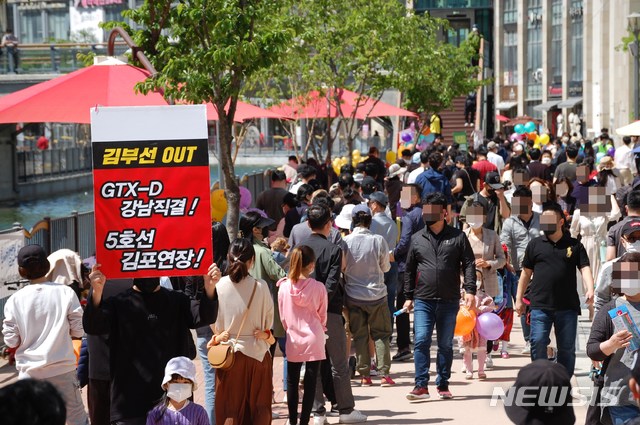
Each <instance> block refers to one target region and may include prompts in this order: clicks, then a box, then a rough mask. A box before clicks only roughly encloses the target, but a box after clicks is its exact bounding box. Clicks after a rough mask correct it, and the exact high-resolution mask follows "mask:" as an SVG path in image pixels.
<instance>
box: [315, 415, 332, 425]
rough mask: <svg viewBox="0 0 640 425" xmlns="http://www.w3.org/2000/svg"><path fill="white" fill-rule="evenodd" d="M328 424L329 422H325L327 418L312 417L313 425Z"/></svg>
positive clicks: (320, 416) (321, 416)
mask: <svg viewBox="0 0 640 425" xmlns="http://www.w3.org/2000/svg"><path fill="white" fill-rule="evenodd" d="M328 423H329V421H327V418H326V416H324V415H315V416H314V417H313V425H324V424H328Z"/></svg>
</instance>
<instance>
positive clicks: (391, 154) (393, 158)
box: [385, 151, 397, 164]
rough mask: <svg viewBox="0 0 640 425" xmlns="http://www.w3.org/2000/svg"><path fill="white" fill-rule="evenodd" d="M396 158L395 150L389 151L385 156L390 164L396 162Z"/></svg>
mask: <svg viewBox="0 0 640 425" xmlns="http://www.w3.org/2000/svg"><path fill="white" fill-rule="evenodd" d="M396 158H397V155H396V153H395V152H394V151H387V155H386V157H385V160H386V161H387V162H388V163H389V164H393V163H394V162H396Z"/></svg>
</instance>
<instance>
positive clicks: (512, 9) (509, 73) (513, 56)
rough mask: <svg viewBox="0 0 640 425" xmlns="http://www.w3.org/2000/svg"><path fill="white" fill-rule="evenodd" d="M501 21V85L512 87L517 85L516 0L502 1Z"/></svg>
mask: <svg viewBox="0 0 640 425" xmlns="http://www.w3.org/2000/svg"><path fill="white" fill-rule="evenodd" d="M503 2H504V3H503V12H502V21H503V23H504V25H503V38H504V41H503V43H504V44H503V45H502V73H503V74H502V75H503V79H502V84H503V85H505V86H514V85H516V84H518V27H517V24H516V22H517V18H518V2H517V0H503Z"/></svg>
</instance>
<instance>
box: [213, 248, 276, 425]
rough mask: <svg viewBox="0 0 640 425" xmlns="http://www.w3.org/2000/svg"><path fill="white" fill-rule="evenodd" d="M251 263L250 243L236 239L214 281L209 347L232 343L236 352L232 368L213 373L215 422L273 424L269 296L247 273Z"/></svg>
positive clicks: (271, 318)
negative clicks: (215, 312) (215, 310)
mask: <svg viewBox="0 0 640 425" xmlns="http://www.w3.org/2000/svg"><path fill="white" fill-rule="evenodd" d="M254 261H255V251H254V249H253V245H252V243H251V242H250V241H249V240H247V239H243V238H239V239H236V240H235V241H233V243H232V244H231V247H230V248H229V255H228V264H229V266H228V269H227V272H228V276H225V277H223V278H222V279H220V282H218V284H217V285H216V291H217V292H218V302H219V305H220V307H219V309H218V319H217V320H216V323H215V324H214V325H213V326H214V329H213V332H214V335H213V337H212V338H211V341H209V344H208V345H209V346H213V345H218V344H226V343H231V344H233V346H234V351H235V354H234V356H235V361H234V363H233V366H231V367H230V368H229V369H218V370H217V371H216V402H215V411H216V423H219V424H224V423H230V422H232V423H234V424H236V425H263V424H271V394H272V391H273V383H272V377H273V373H272V369H271V362H272V359H271V354H270V353H269V346H270V345H271V344H272V343H273V342H274V338H273V336H272V335H271V332H270V329H271V327H272V325H273V298H272V297H271V292H270V291H269V287H268V285H267V284H266V283H265V282H264V281H263V280H257V279H255V278H253V277H251V276H250V275H249V270H250V269H251V267H252V265H253V263H254ZM254 288H255V294H254V295H253V299H252V300H251V305H250V306H249V301H250V299H251V294H252V293H253V290H254ZM248 306H249V307H248ZM247 307H248V310H247ZM247 311H248V313H247V317H246V319H245V321H244V324H242V329H240V326H241V323H242V321H243V320H242V319H243V316H244V314H245V312H247ZM238 335H239V336H238ZM236 337H237V338H236ZM227 421H229V422H227Z"/></svg>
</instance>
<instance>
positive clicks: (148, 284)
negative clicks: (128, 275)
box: [133, 277, 160, 294]
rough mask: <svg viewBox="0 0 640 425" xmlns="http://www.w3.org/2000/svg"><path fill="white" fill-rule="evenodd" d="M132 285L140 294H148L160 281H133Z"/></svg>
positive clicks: (153, 279)
mask: <svg viewBox="0 0 640 425" xmlns="http://www.w3.org/2000/svg"><path fill="white" fill-rule="evenodd" d="M133 284H134V285H135V286H136V287H137V288H138V289H139V290H140V292H143V293H145V294H150V293H152V292H153V291H155V290H156V288H157V287H158V286H159V285H160V279H158V278H157V277H156V278H142V279H135V280H134V282H133Z"/></svg>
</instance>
